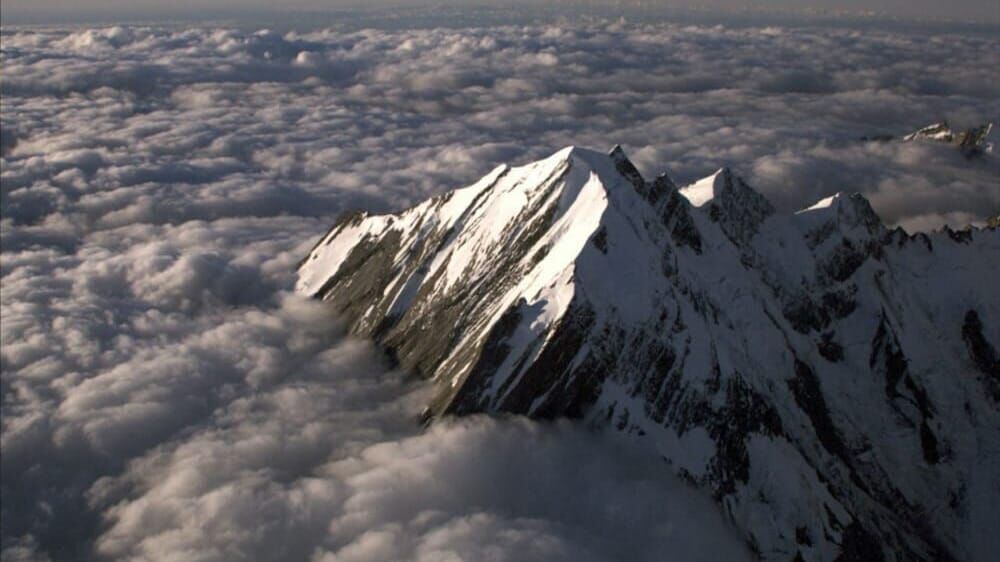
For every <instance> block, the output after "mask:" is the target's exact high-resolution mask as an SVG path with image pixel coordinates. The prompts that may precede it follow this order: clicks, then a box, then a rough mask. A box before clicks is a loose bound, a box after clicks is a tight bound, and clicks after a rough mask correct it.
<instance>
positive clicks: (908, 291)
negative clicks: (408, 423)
mask: <svg viewBox="0 0 1000 562" xmlns="http://www.w3.org/2000/svg"><path fill="white" fill-rule="evenodd" d="M915 239H916V238H915V237H906V236H905V234H902V233H897V234H895V235H893V234H890V233H888V232H887V231H886V229H885V227H884V226H883V225H882V223H881V221H879V219H878V216H877V215H876V214H875V212H874V211H873V210H872V208H871V205H869V204H868V202H867V200H865V199H864V197H861V196H860V195H850V194H837V195H835V196H832V197H830V198H827V199H824V200H823V201H821V202H819V203H817V204H816V205H813V206H811V207H809V208H808V209H804V210H802V211H800V212H798V213H791V214H782V213H777V212H775V210H774V209H773V207H772V206H771V204H770V203H769V202H768V201H767V199H766V198H764V197H763V196H762V195H761V194H759V193H757V192H756V191H754V190H753V189H752V188H751V187H750V186H749V185H747V183H746V182H745V181H743V180H742V179H740V178H739V177H738V176H737V175H736V174H734V173H733V172H731V171H729V170H727V169H721V170H719V171H718V172H716V173H715V174H712V175H711V176H709V177H708V178H705V179H703V180H701V181H699V182H695V183H694V184H692V185H690V186H687V187H685V188H683V189H678V188H677V187H676V186H675V185H674V183H673V182H672V181H670V179H669V177H668V176H666V175H662V176H660V177H658V178H657V179H655V180H654V181H652V182H647V181H645V180H644V179H643V178H642V176H641V174H639V172H638V170H637V169H636V168H635V166H634V165H633V164H632V163H631V162H630V161H629V160H628V158H627V156H626V155H625V153H624V151H623V150H621V148H620V147H615V148H614V149H612V150H611V151H610V153H603V152H599V151H595V150H590V149H586V148H579V147H572V146H570V147H566V148H564V149H563V150H560V151H558V152H556V153H554V154H553V155H552V156H550V157H548V158H545V159H543V160H539V161H538V162H534V163H531V164H527V165H523V166H516V167H508V166H500V167H497V168H496V169H494V170H493V171H492V172H491V173H490V174H488V175H487V176H486V177H484V178H483V179H482V180H480V181H478V182H476V183H475V184H473V185H471V186H469V187H466V188H463V189H458V190H455V191H453V192H450V193H447V194H444V195H442V196H439V197H435V198H433V199H430V200H428V201H425V202H424V203H421V204H419V205H417V206H415V207H413V208H411V209H408V210H405V211H402V212H400V213H398V214H394V215H385V216H368V215H366V214H354V215H350V216H348V217H346V218H345V219H343V220H341V221H339V222H338V223H337V224H336V225H334V227H333V228H332V229H331V230H330V232H329V233H327V234H326V235H325V236H323V237H322V238H321V239H320V240H319V242H318V243H317V244H316V246H315V247H314V248H313V250H312V251H311V252H310V253H309V255H308V256H307V257H306V259H305V260H303V262H302V265H301V266H300V268H299V282H298V285H297V290H299V291H300V292H302V293H304V294H308V295H310V296H313V297H316V298H320V299H323V300H325V301H328V302H330V303H331V305H332V306H333V307H334V308H335V309H336V310H338V311H339V313H340V314H341V315H342V316H343V317H344V318H345V320H346V321H347V322H348V324H349V325H350V326H351V329H352V330H353V331H354V332H355V333H358V334H361V335H364V336H370V337H373V338H374V339H376V340H377V341H378V342H379V343H380V344H381V345H382V346H383V347H384V348H385V349H386V350H387V351H388V352H389V353H390V354H391V356H392V357H394V358H395V359H396V360H397V361H398V362H399V363H400V364H401V365H402V366H403V367H404V368H407V369H410V370H412V371H413V372H415V373H417V374H420V375H422V376H424V377H427V378H428V379H431V380H433V381H434V382H433V384H434V386H435V389H436V391H435V393H434V397H433V399H432V400H431V401H430V403H429V404H428V409H427V413H428V416H430V417H435V416H440V415H449V414H467V413H474V412H511V413H518V414H526V415H529V416H533V417H557V416H569V417H578V418H583V419H585V420H587V421H588V422H589V423H592V424H595V425H599V426H610V427H613V428H616V429H618V430H620V431H623V432H626V433H628V434H631V435H633V436H635V437H636V438H637V439H640V440H642V441H644V442H646V443H648V444H649V446H650V447H651V448H652V449H653V450H655V451H656V452H657V454H659V455H661V456H663V457H664V458H665V459H667V460H668V461H669V463H670V467H671V470H673V471H675V472H677V473H678V474H681V475H683V476H684V477H685V478H687V479H689V480H690V481H692V482H693V483H695V484H697V485H698V486H701V487H703V488H705V489H706V490H707V491H708V492H709V493H711V494H713V495H714V496H715V497H716V498H718V499H719V501H720V504H721V505H722V506H723V507H724V509H725V511H726V513H727V514H728V516H729V517H730V519H731V520H732V521H733V522H734V524H735V525H737V526H738V527H739V528H740V529H741V530H742V532H743V533H744V534H745V536H746V538H747V541H748V543H749V544H751V546H752V547H753V548H754V549H755V550H756V551H757V552H758V553H759V554H760V556H761V557H762V558H763V559H765V560H790V559H801V560H804V561H809V562H812V561H833V560H837V559H845V560H849V559H871V560H885V559H887V560H900V561H901V560H951V559H977V557H978V556H980V555H981V554H982V553H985V554H982V555H983V557H984V559H985V557H986V556H988V555H989V554H990V553H993V552H995V550H996V548H1000V544H996V539H995V538H992V536H991V535H988V534H987V533H985V532H984V531H983V530H984V529H991V528H998V527H1000V521H998V516H997V512H996V510H991V509H989V508H988V507H984V506H990V505H995V504H997V503H1000V490H997V488H996V486H995V482H996V480H997V479H998V478H1000V475H998V474H997V472H998V469H997V467H998V466H1000V456H998V453H997V451H1000V438H998V436H997V434H996V432H995V428H997V427H1000V403H998V402H997V401H998V400H1000V390H998V389H1000V371H998V368H997V367H996V365H997V359H996V358H997V357H1000V354H998V351H997V350H998V349H1000V344H998V342H1000V298H998V295H997V293H996V292H995V291H991V290H990V289H989V288H988V287H989V281H990V280H991V277H992V274H993V270H995V268H996V265H997V264H998V263H1000V231H998V230H996V229H983V230H975V231H974V232H971V233H969V234H968V235H963V234H961V233H957V234H956V233H948V232H941V233H931V234H928V235H924V236H921V237H920V240H922V241H923V242H924V243H911V241H912V240H915ZM956 373H957V374H958V375H957V376H956ZM984 428H994V431H992V432H991V431H989V430H987V429H984ZM991 540H992V541H994V542H993V543H991V542H990V541H991ZM977 545H985V546H977Z"/></svg>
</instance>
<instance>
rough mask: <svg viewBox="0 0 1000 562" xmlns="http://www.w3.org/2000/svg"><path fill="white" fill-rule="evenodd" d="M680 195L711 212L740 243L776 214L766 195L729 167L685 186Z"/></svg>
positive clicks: (712, 217) (713, 217)
mask: <svg viewBox="0 0 1000 562" xmlns="http://www.w3.org/2000/svg"><path fill="white" fill-rule="evenodd" d="M680 194H681V195H683V196H684V197H685V198H686V199H687V200H688V201H689V202H690V203H691V205H692V206H694V207H696V208H698V209H699V210H701V211H703V212H705V213H707V214H708V217H709V218H710V219H711V220H712V221H713V222H716V223H718V224H719V226H720V227H721V228H722V230H723V232H725V233H726V236H728V237H729V238H730V239H731V240H732V241H733V242H734V243H736V244H738V245H743V244H746V243H747V242H748V241H749V240H750V238H752V237H753V236H754V234H756V233H757V230H758V228H759V227H760V224H761V223H762V222H763V221H764V220H765V219H766V218H767V217H769V216H770V215H771V214H772V213H774V207H772V206H771V203H770V201H768V200H767V198H766V197H764V196H763V195H761V194H760V193H758V192H757V191H756V190H754V189H753V188H752V187H750V186H749V185H748V184H747V183H746V182H745V181H743V178H741V177H739V176H737V175H736V174H734V173H733V172H732V170H730V169H729V168H725V167H724V168H720V169H719V170H718V171H716V172H715V173H714V174H711V175H709V176H707V177H705V178H703V179H700V180H698V181H696V182H694V183H693V184H691V185H688V186H686V187H683V188H681V190H680Z"/></svg>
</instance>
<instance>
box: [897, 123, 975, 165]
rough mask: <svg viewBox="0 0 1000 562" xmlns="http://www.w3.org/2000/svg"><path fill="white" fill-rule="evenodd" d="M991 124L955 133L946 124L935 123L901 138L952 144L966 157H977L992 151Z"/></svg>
mask: <svg viewBox="0 0 1000 562" xmlns="http://www.w3.org/2000/svg"><path fill="white" fill-rule="evenodd" d="M992 130H993V123H985V124H983V125H981V126H979V127H973V128H971V129H967V130H965V131H960V132H955V131H953V130H952V129H951V127H949V126H948V123H947V122H941V123H935V124H933V125H928V126H926V127H923V128H922V129H920V130H918V131H914V132H912V133H910V134H908V135H906V136H904V137H903V140H904V141H907V142H909V141H915V140H931V141H937V142H946V143H949V144H953V145H955V146H957V147H958V148H959V150H961V151H962V154H964V155H966V156H967V157H970V158H971V157H973V156H978V155H980V154H982V153H984V152H992V151H993V143H992V142H989V139H990V132H991V131H992Z"/></svg>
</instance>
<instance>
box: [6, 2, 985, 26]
mask: <svg viewBox="0 0 1000 562" xmlns="http://www.w3.org/2000/svg"><path fill="white" fill-rule="evenodd" d="M526 6H530V7H529V8H527V9H526ZM3 8H4V9H3V15H2V22H3V24H4V25H34V24H45V23H53V24H65V23H94V22H104V23H114V22H123V21H168V20H175V21H183V22H191V21H217V20H226V19H236V20H240V21H255V22H258V23H267V22H269V21H271V22H275V23H278V24H282V23H290V22H295V21H296V20H301V21H302V22H308V23H309V24H310V25H311V26H322V25H324V22H323V21H322V19H323V18H324V17H330V18H334V19H335V18H336V16H337V15H338V14H341V13H346V12H351V13H352V15H354V16H357V15H358V13H359V12H361V13H364V12H371V11H376V10H377V11H384V10H385V9H387V8H389V9H392V10H396V11H399V12H400V13H407V14H408V15H412V14H413V13H414V12H419V11H421V10H424V9H431V10H433V13H434V14H435V15H436V18H437V21H438V22H441V21H444V23H445V24H446V23H447V22H446V20H448V19H449V18H452V19H455V20H456V22H455V23H462V21H460V20H462V19H463V18H462V15H463V14H461V13H456V12H455V10H458V11H461V10H474V11H475V12H477V13H479V14H480V15H481V14H482V13H484V12H488V13H492V14H494V15H495V16H497V17H504V16H506V17H508V18H509V17H511V16H512V15H516V16H517V17H518V18H525V19H528V18H536V17H546V16H550V15H551V16H560V17H566V16H572V15H583V16H588V15H593V16H615V15H622V16H626V17H633V18H639V19H643V18H652V19H657V18H662V17H689V18H695V19H715V20H719V21H730V20H734V19H735V20H750V21H754V20H761V21H768V20H782V19H787V18H791V19H795V20H805V21H809V20H848V21H850V20H860V21H900V22H910V23H913V22H923V23H962V24H974V25H988V26H992V25H997V24H1000V3H998V2H993V1H992V0H957V1H955V2H950V3H947V4H942V3H940V2H932V1H927V0H918V1H915V2H912V1H905V2H904V1H902V0H874V1H872V0H852V1H847V2H842V1H838V2H834V1H832V0H808V1H804V2H797V1H790V0H775V1H768V2H763V1H757V2H746V1H738V0H736V1H734V0H709V1H707V2H706V1H693V0H681V1H679V2H665V1H662V0H661V1H656V0H654V1H652V2H650V1H648V0H646V1H643V0H624V1H623V0H617V1H609V0H548V1H546V2H540V3H539V2H527V1H524V0H506V1H502V2H485V1H481V0H444V1H437V2H433V1H416V2H401V1H399V0H384V1H376V2H359V1H357V0H345V1H334V2H321V1H317V0H292V1H290V2H285V3H282V4H281V7H280V9H279V8H276V7H274V5H273V3H271V2H264V1H259V0H221V1H212V0H179V1H177V2H171V3H169V4H168V5H164V3H163V2H159V1H154V0H138V1H129V2H125V1H122V0H84V1H81V2H67V1H65V0H7V1H6V2H4V5H3ZM449 10H452V11H449ZM568 10H571V11H568ZM316 18H320V21H316ZM383 19H384V18H383ZM382 23H386V22H384V21H382Z"/></svg>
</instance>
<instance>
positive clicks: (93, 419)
mask: <svg viewBox="0 0 1000 562" xmlns="http://www.w3.org/2000/svg"><path fill="white" fill-rule="evenodd" d="M998 47H1000V45H998V41H997V40H996V39H995V38H991V37H986V36H982V37H976V36H967V37H962V36H947V35H942V36H917V35H903V34H900V33H889V32H876V31H867V32H865V33H860V32H857V31H853V30H849V29H806V28H801V29H794V28H724V27H682V26H676V25H669V24H662V25H633V24H625V23H622V22H564V23H560V24H552V25H533V26H526V27H520V26H518V27H513V26H512V27H490V28H478V27H467V28H459V29H441V28H438V29H409V30H405V29H404V30H394V31H385V30H381V31H380V30H364V31H356V32H347V31H338V30H326V31H318V32H313V33H308V34H296V33H289V34H277V33H273V32H267V31H260V32H247V31H239V30H233V29H207V28H205V29H175V28H144V27H107V28H95V29H74V30H60V29H4V30H3V50H2V55H0V57H2V58H0V61H2V66H3V73H4V79H3V81H2V82H0V92H2V94H3V106H2V111H0V127H2V131H3V135H2V138H0V143H2V153H3V156H2V158H3V160H2V164H3V166H2V202H0V210H2V220H0V235H2V251H3V254H2V257H3V259H2V263H0V274H2V289H3V290H2V295H0V306H2V310H0V327H2V335H3V341H2V353H0V365H2V372H3V376H2V394H3V411H2V420H3V437H2V439H3V440H2V449H3V454H2V457H0V459H2V470H3V478H2V487H3V488H2V497H3V505H2V510H3V511H2V518H0V520H2V526H3V527H2V536H3V549H4V558H5V560H6V559H8V558H9V559H12V560H14V559H19V557H22V558H25V559H31V558H32V557H36V556H37V557H43V556H44V555H45V554H46V553H47V554H48V555H49V556H51V557H52V558H55V559H79V558H85V557H87V556H90V555H92V554H93V555H98V556H104V557H107V558H114V559H129V558H133V559H144V558H145V559H172V558H173V559H178V560H236V559H275V560H279V559H281V560H283V559H310V558H312V559H315V560H384V559H392V558H401V559H415V560H447V559H455V560H479V559H496V560H533V559H538V560H563V559H565V560H607V559H621V558H627V559H636V560H642V559H643V558H642V557H643V556H647V555H648V556H652V557H653V558H655V559H660V558H661V557H662V553H663V552H671V553H675V554H676V555H677V556H678V558H679V559H684V560H693V559H699V558H697V557H698V556H702V557H703V558H702V559H706V560H709V559H734V558H737V557H739V556H741V555H742V554H743V553H742V550H741V547H740V546H739V545H738V544H737V542H736V539H734V538H733V537H732V536H731V535H729V534H727V531H725V529H726V526H725V524H724V523H723V522H721V521H720V520H719V518H718V515H717V513H716V511H715V509H714V508H713V507H712V506H711V504H710V502H708V500H706V499H705V498H702V497H700V496H698V495H696V494H694V493H692V492H691V491H690V490H688V489H687V488H685V487H684V486H683V485H681V484H679V483H678V482H675V481H673V480H670V479H668V478H667V477H666V471H665V470H662V467H660V466H659V465H658V462H657V461H656V460H655V459H649V458H646V457H644V456H643V455H642V454H641V453H638V452H636V451H633V450H631V449H630V448H629V447H628V446H627V445H626V444H623V443H619V442H616V441H614V440H613V439H608V438H605V437H603V436H595V435H592V434H589V433H585V432H583V431H581V430H579V429H578V428H574V427H570V426H566V425H555V426H539V425H535V424H530V423H527V422H525V421H519V420H491V419H485V418H483V419H471V420H465V421H461V422H450V423H446V424H442V425H440V426H435V427H433V428H432V429H431V430H430V431H429V432H427V433H422V432H421V431H420V428H419V427H418V426H417V425H416V422H415V416H416V413H417V412H419V410H420V402H421V400H420V399H421V392H422V390H421V388H420V385H419V384H417V383H412V382H408V381H407V380H406V379H405V377H404V376H403V375H402V374H401V373H397V372H393V371H391V370H389V369H388V368H387V367H386V366H385V365H384V364H383V363H382V361H381V359H380V357H379V356H378V354H377V353H376V352H375V351H374V350H372V349H370V348H369V347H368V345H367V344H364V343H362V342H357V341H353V340H350V339H344V338H343V336H342V335H341V334H339V333H338V329H337V321H336V319H335V318H333V317H331V316H330V315H329V313H328V311H326V310H325V309H324V308H323V307H322V306H321V305H318V304H316V303H310V302H304V301H302V300H300V299H298V298H297V297H294V296H292V295H290V294H289V289H290V287H291V284H292V278H293V271H294V268H295V264H296V262H297V260H298V259H299V258H301V256H302V255H304V253H305V250H306V249H307V248H308V247H309V245H310V244H311V243H312V242H313V241H314V240H315V238H316V236H318V235H319V234H320V233H322V232H323V231H324V230H325V228H326V227H327V226H328V224H329V222H331V221H332V219H333V218H334V217H335V216H336V215H337V214H338V213H340V212H341V211H343V210H346V209H350V208H357V207H361V208H365V209H369V210H374V211H385V210H391V209H398V208H401V207H404V206H406V205H409V204H412V203H415V202H417V201H419V200H422V199H423V198H425V197H427V196H428V195H433V194H438V193H441V192H443V191H446V190H448V189H452V188H454V187H458V186H461V185H464V184H468V183H471V182H472V181H474V180H476V179H478V177H479V176H481V175H482V174H484V173H485V172H487V171H488V170H489V169H491V168H492V167H494V166H495V165H496V164H498V163H499V162H502V161H510V162H515V163H516V162H524V161H527V160H530V159H534V158H537V157H541V156H545V155H547V154H549V153H551V152H553V151H554V150H556V149H558V148H560V147H561V146H564V145H567V144H581V145H591V146H595V147H607V146H609V145H611V144H614V143H621V144H623V145H625V146H626V148H627V149H628V150H629V151H630V153H631V154H632V155H633V157H634V159H635V160H636V162H637V163H638V164H639V165H640V167H641V168H643V170H644V171H645V172H647V173H649V174H654V173H656V172H659V171H661V170H662V169H663V168H668V169H669V170H670V171H671V174H672V175H673V176H674V177H675V178H677V179H678V180H679V181H681V182H685V181H690V180H693V179H695V178H697V177H699V176H701V175H706V174H708V173H710V172H712V171H714V169H715V168H717V167H719V166H721V165H730V166H733V167H734V168H735V169H736V170H737V171H738V172H740V173H742V174H743V175H745V176H747V178H748V179H749V180H750V181H751V183H753V184H754V185H756V186H757V187H758V188H759V189H760V190H761V191H763V192H764V193H766V194H767V195H768V196H769V197H770V198H771V199H772V200H773V201H774V202H775V204H776V205H778V206H779V207H781V208H784V209H794V208H798V207H802V206H805V205H807V204H809V203H811V202H813V201H815V200H816V199H819V198H821V197H823V196H826V195H829V194H830V193H832V192H834V191H839V190H848V191H862V192H865V193H866V194H868V196H869V197H870V198H871V200H872V202H873V204H874V206H875V208H876V210H878V211H879V212H880V213H881V214H882V215H883V217H885V218H886V220H887V221H890V222H899V223H901V224H904V225H906V226H908V227H919V228H932V227H936V226H939V225H940V224H943V223H944V222H951V223H952V224H953V225H955V226H959V225H962V224H965V223H968V222H970V221H981V220H984V219H985V218H986V217H988V216H990V215H995V214H997V213H998V207H1000V186H998V185H997V182H996V177H998V175H1000V164H998V161H997V158H996V156H995V155H994V156H990V157H987V158H983V159H980V160H974V161H969V160H965V159H964V158H962V157H961V156H960V155H959V154H958V152H957V151H956V150H954V149H953V148H951V147H948V146H944V145H937V144H927V143H912V144H895V143H882V144H880V143H862V142H859V141H858V138H859V137H861V136H863V135H870V134H874V133H884V132H902V131H907V130H909V129H913V128H916V127H917V126H919V125H922V124H924V123H925V122H927V121H933V120H936V119H940V118H942V117H947V118H949V119H951V120H952V121H953V122H954V123H955V124H956V125H967V124H974V123H977V122H979V121H983V120H987V119H996V118H997V116H998V115H1000V101H998V100H1000V85H998V84H997V81H996V80H995V79H994V78H993V75H992V72H993V69H995V68H997V67H998V66H1000V48H998ZM701 528H704V529H713V530H721V531H717V532H721V533H723V534H722V536H721V538H720V537H718V536H714V535H713V536H712V537H711V541H708V542H706V541H705V537H704V533H699V532H698V529H701ZM713 532H716V531H713Z"/></svg>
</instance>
